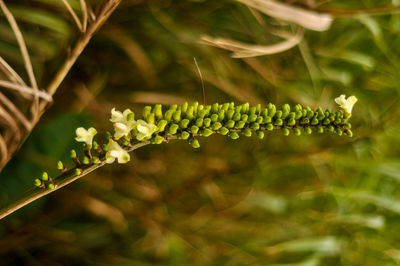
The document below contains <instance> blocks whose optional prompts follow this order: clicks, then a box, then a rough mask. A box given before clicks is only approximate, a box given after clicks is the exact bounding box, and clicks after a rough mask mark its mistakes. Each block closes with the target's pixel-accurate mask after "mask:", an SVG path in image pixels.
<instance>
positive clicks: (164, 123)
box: [157, 119, 168, 132]
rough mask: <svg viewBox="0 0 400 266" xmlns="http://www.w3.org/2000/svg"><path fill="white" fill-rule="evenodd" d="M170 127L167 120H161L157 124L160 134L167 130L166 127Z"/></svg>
mask: <svg viewBox="0 0 400 266" xmlns="http://www.w3.org/2000/svg"><path fill="white" fill-rule="evenodd" d="M167 125H168V122H167V120H164V119H162V120H160V121H158V123H157V127H158V132H163V131H164V130H165V127H166V126H167Z"/></svg>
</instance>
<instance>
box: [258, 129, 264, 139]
mask: <svg viewBox="0 0 400 266" xmlns="http://www.w3.org/2000/svg"><path fill="white" fill-rule="evenodd" d="M257 137H258V138H259V139H263V138H264V132H262V131H257Z"/></svg>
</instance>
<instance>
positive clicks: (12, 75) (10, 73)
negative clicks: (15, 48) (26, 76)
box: [0, 56, 26, 86]
mask: <svg viewBox="0 0 400 266" xmlns="http://www.w3.org/2000/svg"><path fill="white" fill-rule="evenodd" d="M0 68H1V70H2V71H3V73H4V74H5V75H6V76H7V77H8V79H9V80H10V81H12V82H15V83H18V84H20V85H23V86H26V84H25V82H24V80H23V79H22V78H21V77H20V76H19V75H18V73H17V72H15V70H14V69H13V68H12V67H11V66H10V65H9V64H8V63H7V62H6V60H4V59H3V57H1V56H0Z"/></svg>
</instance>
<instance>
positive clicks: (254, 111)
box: [249, 106, 256, 116]
mask: <svg viewBox="0 0 400 266" xmlns="http://www.w3.org/2000/svg"><path fill="white" fill-rule="evenodd" d="M254 114H256V107H255V106H252V107H250V109H249V116H251V115H254Z"/></svg>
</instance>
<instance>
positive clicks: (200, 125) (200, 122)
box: [196, 118, 204, 127]
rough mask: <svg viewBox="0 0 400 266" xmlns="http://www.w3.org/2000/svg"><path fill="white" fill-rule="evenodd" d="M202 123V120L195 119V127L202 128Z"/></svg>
mask: <svg viewBox="0 0 400 266" xmlns="http://www.w3.org/2000/svg"><path fill="white" fill-rule="evenodd" d="M203 122H204V120H203V118H197V120H196V126H198V127H202V126H203Z"/></svg>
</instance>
